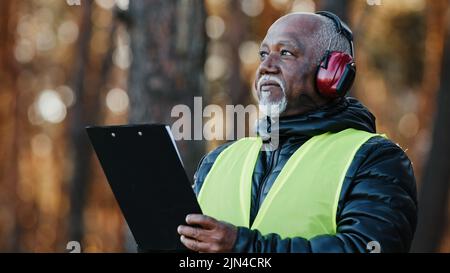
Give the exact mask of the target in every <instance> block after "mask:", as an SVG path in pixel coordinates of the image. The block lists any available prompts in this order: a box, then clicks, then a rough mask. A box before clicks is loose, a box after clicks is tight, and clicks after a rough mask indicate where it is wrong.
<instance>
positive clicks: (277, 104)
mask: <svg viewBox="0 0 450 273" xmlns="http://www.w3.org/2000/svg"><path fill="white" fill-rule="evenodd" d="M269 97H270V93H268V92H262V94H261V98H260V99H259V111H261V113H262V114H264V115H265V116H268V117H271V118H278V117H279V116H280V114H281V113H283V112H284V110H286V106H287V99H286V95H285V93H284V92H283V97H282V98H281V99H280V100H277V101H272V100H271V99H270V98H269Z"/></svg>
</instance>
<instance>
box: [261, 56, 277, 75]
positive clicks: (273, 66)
mask: <svg viewBox="0 0 450 273" xmlns="http://www.w3.org/2000/svg"><path fill="white" fill-rule="evenodd" d="M279 72H280V67H279V60H278V57H277V56H275V54H269V55H267V57H266V58H265V59H264V61H262V62H261V64H260V65H259V73H260V74H277V73H279Z"/></svg>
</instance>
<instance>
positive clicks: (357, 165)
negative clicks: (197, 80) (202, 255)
mask: <svg viewBox="0 0 450 273" xmlns="http://www.w3.org/2000/svg"><path fill="white" fill-rule="evenodd" d="M333 16H334V15H332V14H327V13H324V14H312V13H293V14H288V15H286V16H283V17H281V18H280V19H278V20H277V21H276V22H275V23H274V24H273V25H272V26H271V27H270V29H269V30H268V32H267V35H266V37H265V38H264V40H263V42H262V44H261V50H260V56H261V64H260V66H259V68H258V70H257V72H256V82H255V87H256V91H257V95H258V99H259V103H260V105H266V106H267V105H269V106H277V107H278V109H279V113H275V116H276V115H277V114H279V116H280V119H279V126H278V127H279V129H278V131H277V132H276V133H278V134H279V144H278V147H277V149H275V150H273V151H264V150H257V149H256V150H255V147H256V148H258V147H261V143H260V142H258V140H257V138H256V139H250V138H249V139H243V140H239V141H236V142H231V143H227V144H225V145H222V146H220V147H218V148H217V149H215V150H214V151H212V152H211V153H209V154H208V155H206V156H205V157H204V158H203V159H202V160H201V162H200V164H199V168H198V170H197V172H196V175H195V185H194V190H195V192H196V194H197V195H198V199H199V202H200V205H201V206H202V210H203V212H204V213H205V215H188V216H187V217H186V222H187V225H181V226H179V228H178V233H179V234H180V235H181V241H182V243H183V244H184V245H185V246H186V247H188V248H189V249H192V250H194V251H198V252H368V251H369V250H374V251H381V252H406V251H408V250H409V247H410V244H411V241H412V238H413V235H414V231H415V227H416V218H417V201H416V186H415V178H414V174H413V170H412V166H411V162H410V161H409V159H408V158H407V156H406V155H405V153H404V152H403V150H402V149H401V148H400V147H398V146H397V145H395V144H394V143H392V142H391V141H390V140H388V139H387V138H386V137H385V136H382V135H377V134H375V118H374V116H373V115H372V114H371V113H370V112H369V110H367V109H366V108H365V107H364V106H363V105H362V104H361V103H359V102H358V101H357V100H356V99H353V98H347V97H344V96H342V94H336V96H328V95H327V94H326V92H328V91H330V90H331V91H333V90H332V88H331V89H327V87H325V90H327V91H326V92H319V91H318V89H320V88H323V86H321V85H322V84H323V81H326V79H325V80H323V79H318V77H323V75H322V76H320V75H319V73H322V72H318V65H319V64H320V68H319V69H321V68H323V69H328V68H327V66H328V65H330V66H331V65H333V64H332V63H331V62H332V61H335V60H334V59H333V58H335V57H336V56H331V55H329V53H330V51H335V52H338V53H337V55H339V56H337V57H336V58H338V62H339V61H342V58H344V61H345V60H347V61H348V62H347V61H345V62H347V63H345V65H344V66H342V67H343V69H344V68H345V71H344V70H341V71H339V73H342V75H340V76H339V77H347V76H346V75H347V74H348V73H347V72H349V71H350V72H349V73H350V74H351V72H352V71H353V72H354V70H352V69H354V67H352V66H353V63H352V61H351V59H349V58H350V57H349V56H351V55H352V54H353V52H352V51H353V49H352V43H351V41H349V40H350V39H351V37H349V35H348V34H349V32H346V31H344V29H343V26H340V24H341V22H340V21H337V20H338V19H334V20H333V18H334V17H333ZM345 58H347V59H345ZM332 59H333V60H332ZM328 61H330V63H327V62H328ZM324 62H325V63H324ZM348 69H350V70H349V71H347V70H348ZM343 71H344V72H343ZM334 74H336V73H334ZM334 76H335V75H332V77H334ZM325 78H326V76H325ZM352 80H353V78H350V79H346V80H345V81H344V83H345V82H347V86H344V87H342V86H341V87H336V90H337V91H339V88H343V89H348V88H350V86H351V82H352ZM348 82H350V83H348ZM336 90H334V91H333V92H337V91H336ZM331 91H330V92H331ZM258 143H259V144H258ZM258 145H259V146H258ZM275 182H276V183H275Z"/></svg>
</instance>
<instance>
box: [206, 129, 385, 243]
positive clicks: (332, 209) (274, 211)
mask: <svg viewBox="0 0 450 273" xmlns="http://www.w3.org/2000/svg"><path fill="white" fill-rule="evenodd" d="M377 135H378V134H373V133H368V132H365V131H360V130H356V129H346V130H343V131H341V132H338V133H325V134H322V135H318V136H314V137H312V138H311V139H309V140H308V141H307V142H305V143H304V144H303V145H302V146H301V147H300V148H299V149H298V150H297V151H296V152H295V153H294V154H293V155H292V156H291V157H290V158H289V160H288V161H287V162H286V164H285V166H284V167H283V169H282V170H281V172H280V174H279V175H278V177H277V179H276V180H275V182H274V184H273V185H272V187H271V189H270V191H269V193H268V194H267V197H266V198H265V200H264V202H263V203H262V205H261V207H260V209H259V211H258V214H257V215H256V218H255V220H254V222H253V224H252V226H251V227H250V226H249V225H250V203H251V186H252V176H253V170H254V168H255V165H256V161H257V158H258V155H259V152H260V150H261V147H262V140H261V138H259V137H253V138H242V139H240V140H238V141H236V142H235V143H233V144H232V145H230V146H229V147H227V148H226V149H225V150H223V151H222V152H221V153H220V154H219V156H218V157H217V159H216V161H215V162H214V165H213V166H212V167H211V170H210V171H209V173H208V175H207V176H206V178H205V181H204V183H203V186H202V188H201V190H200V193H199V195H198V201H199V204H200V207H201V209H202V211H203V213H204V214H205V215H209V216H212V217H214V218H216V219H218V220H221V221H226V222H229V223H231V224H233V225H235V226H243V227H248V228H251V229H257V230H259V231H260V232H261V233H262V234H263V235H265V234H269V233H277V234H279V235H280V236H281V237H282V238H289V237H303V238H306V239H310V238H312V237H314V236H317V235H322V234H336V210H337V207H338V201H339V195H340V192H341V187H342V183H343V181H344V178H345V175H346V173H347V170H348V168H349V166H350V164H351V162H352V161H353V158H354V156H355V154H356V152H357V151H358V149H359V148H360V147H361V145H362V144H364V143H365V142H366V141H367V140H368V139H370V138H372V137H373V136H377Z"/></svg>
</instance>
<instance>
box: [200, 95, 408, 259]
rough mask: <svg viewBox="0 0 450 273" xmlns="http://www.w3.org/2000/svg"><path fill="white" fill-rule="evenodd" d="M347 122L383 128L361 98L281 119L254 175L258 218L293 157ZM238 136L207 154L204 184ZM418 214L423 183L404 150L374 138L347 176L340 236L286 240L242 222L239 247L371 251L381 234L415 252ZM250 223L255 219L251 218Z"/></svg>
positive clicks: (387, 244) (388, 247)
mask: <svg viewBox="0 0 450 273" xmlns="http://www.w3.org/2000/svg"><path fill="white" fill-rule="evenodd" d="M347 128H354V129H359V130H365V131H368V132H375V117H374V116H373V115H372V114H371V113H370V112H369V111H368V110H367V108H365V107H364V106H363V105H362V104H361V103H359V102H358V101H357V100H356V99H353V98H345V99H342V100H340V101H339V102H336V103H334V104H333V105H328V106H325V107H323V108H321V109H318V110H316V111H313V112H309V113H307V114H304V115H297V116H290V117H286V118H281V119H280V124H279V135H280V143H279V147H278V149H277V150H275V151H273V152H260V155H259V157H258V160H257V163H256V166H255V170H254V173H253V180H252V197H251V211H250V221H251V223H252V222H253V221H254V219H255V217H256V214H257V212H258V210H259V208H260V207H261V203H262V202H263V201H264V198H265V197H266V196H267V193H268V192H269V190H270V188H271V187H272V184H273V182H274V181H275V179H276V177H277V175H278V174H279V173H280V171H281V169H282V168H283V166H284V164H285V163H286V162H287V160H288V159H289V157H290V156H291V155H292V154H293V153H294V152H295V151H296V150H297V149H298V148H299V147H300V146H301V145H302V144H303V143H305V141H307V140H308V139H309V138H311V137H312V136H315V135H318V134H322V133H325V132H338V131H341V130H344V129H347ZM231 143H232V142H230V143H226V144H224V145H222V146H219V147H218V148H216V149H215V150H213V151H212V152H210V153H209V154H207V155H205V156H204V157H203V158H202V160H201V161H200V163H199V167H198V169H197V172H196V174H195V177H194V181H195V183H194V191H195V192H196V194H198V193H199V191H200V189H201V186H202V184H203V182H204V180H205V178H206V175H207V174H208V172H209V170H210V169H211V166H212V165H213V164H214V161H215V159H216V158H217V156H218V155H219V154H220V152H221V151H223V150H224V149H225V148H226V147H228V146H229V145H230V144H231ZM416 221H417V199H416V183H415V179H414V174H413V169H412V166H411V162H410V161H409V159H408V157H407V156H406V154H405V153H404V151H403V150H402V149H401V148H400V147H399V146H398V145H396V144H394V143H392V142H391V141H389V140H387V139H385V138H383V137H379V136H376V137H372V138H371V139H369V140H368V141H367V142H366V143H364V144H363V145H362V146H361V148H360V149H359V150H358V152H357V153H356V155H355V158H354V160H353V162H352V164H351V165H350V167H349V169H348V172H347V175H346V177H345V180H344V183H343V186H342V190H341V193H340V199H339V203H338V209H337V214H336V224H337V230H336V235H320V236H317V237H314V238H311V239H310V240H306V239H304V238H301V237H295V238H287V239H281V238H280V236H279V235H277V234H269V235H265V236H263V235H262V234H261V233H260V232H258V231H257V230H250V229H248V228H245V227H238V236H237V240H236V243H235V246H234V249H233V250H234V251H236V252H368V250H367V245H368V243H369V242H370V241H377V242H378V243H379V244H380V246H381V251H382V252H407V251H409V248H410V245H411V241H412V239H413V235H414V231H415V228H416ZM251 223H250V225H251Z"/></svg>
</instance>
